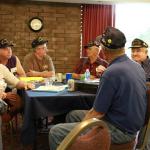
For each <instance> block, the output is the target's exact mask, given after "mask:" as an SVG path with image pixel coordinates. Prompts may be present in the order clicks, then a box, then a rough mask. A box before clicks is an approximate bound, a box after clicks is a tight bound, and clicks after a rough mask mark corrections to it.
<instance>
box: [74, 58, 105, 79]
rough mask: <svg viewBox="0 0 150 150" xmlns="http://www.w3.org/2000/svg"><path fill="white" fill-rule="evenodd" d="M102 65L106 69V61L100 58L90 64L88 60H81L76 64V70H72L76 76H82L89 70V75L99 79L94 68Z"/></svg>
mask: <svg viewBox="0 0 150 150" xmlns="http://www.w3.org/2000/svg"><path fill="white" fill-rule="evenodd" d="M99 65H102V66H104V67H106V68H107V66H108V63H107V61H105V60H103V59H101V58H97V59H96V61H95V62H94V63H92V64H91V62H90V59H89V58H87V57H86V58H85V57H84V58H81V59H80V61H79V63H78V64H77V66H76V68H75V69H74V73H77V74H84V73H85V71H86V69H89V71H90V73H91V75H93V76H95V77H99V74H97V72H96V68H97V67H98V66H99Z"/></svg>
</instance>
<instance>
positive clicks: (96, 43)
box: [84, 41, 100, 48]
mask: <svg viewBox="0 0 150 150" xmlns="http://www.w3.org/2000/svg"><path fill="white" fill-rule="evenodd" d="M92 46H96V47H99V46H100V44H99V43H98V41H90V42H89V43H88V44H87V45H85V46H84V48H90V47H92Z"/></svg>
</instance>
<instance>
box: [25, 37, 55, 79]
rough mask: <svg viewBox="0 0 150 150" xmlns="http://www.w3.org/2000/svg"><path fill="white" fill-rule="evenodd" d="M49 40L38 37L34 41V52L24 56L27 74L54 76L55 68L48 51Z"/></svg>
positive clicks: (45, 76)
mask: <svg viewBox="0 0 150 150" xmlns="http://www.w3.org/2000/svg"><path fill="white" fill-rule="evenodd" d="M47 43H48V41H47V40H44V39H43V38H41V37H38V38H36V39H34V40H33V41H32V44H31V45H32V48H33V52H31V53H29V54H27V55H26V56H25V58H24V62H23V67H24V70H25V72H26V74H27V76H32V77H44V78H48V77H53V76H55V69H54V65H53V62H52V59H51V57H50V56H48V55H47V54H46V52H47Z"/></svg>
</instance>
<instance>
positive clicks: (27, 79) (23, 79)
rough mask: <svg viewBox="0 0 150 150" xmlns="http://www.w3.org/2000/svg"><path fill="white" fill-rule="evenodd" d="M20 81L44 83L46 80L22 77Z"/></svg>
mask: <svg viewBox="0 0 150 150" xmlns="http://www.w3.org/2000/svg"><path fill="white" fill-rule="evenodd" d="M20 80H21V81H24V82H35V81H36V82H40V81H43V80H44V78H43V77H20Z"/></svg>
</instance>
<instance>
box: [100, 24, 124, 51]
mask: <svg viewBox="0 0 150 150" xmlns="http://www.w3.org/2000/svg"><path fill="white" fill-rule="evenodd" d="M100 42H101V43H102V44H103V45H104V46H105V47H107V48H110V49H118V48H122V47H124V46H125V43H126V37H125V35H124V33H123V32H122V31H120V30H119V29H117V28H114V27H107V28H106V30H105V31H104V33H103V34H102V37H101V39H100Z"/></svg>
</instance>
